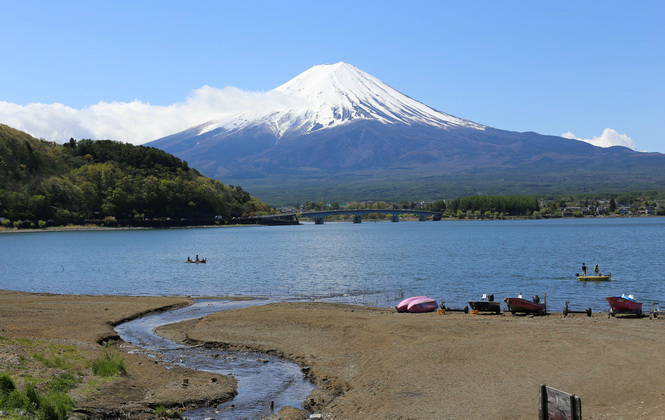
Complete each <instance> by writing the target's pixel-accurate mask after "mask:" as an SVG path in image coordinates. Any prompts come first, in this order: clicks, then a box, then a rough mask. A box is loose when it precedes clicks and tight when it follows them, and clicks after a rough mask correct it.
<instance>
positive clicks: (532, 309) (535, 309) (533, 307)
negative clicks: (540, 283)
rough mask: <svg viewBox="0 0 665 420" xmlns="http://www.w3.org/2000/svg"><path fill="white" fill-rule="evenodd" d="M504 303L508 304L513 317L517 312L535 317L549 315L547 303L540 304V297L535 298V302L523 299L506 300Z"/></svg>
mask: <svg viewBox="0 0 665 420" xmlns="http://www.w3.org/2000/svg"><path fill="white" fill-rule="evenodd" d="M503 301H504V302H506V303H507V304H508V310H510V313H512V314H513V315H515V313H517V312H520V313H525V314H534V315H545V314H546V313H547V302H545V303H540V298H538V296H534V297H533V301H530V300H526V299H522V298H521V297H516V298H505V299H504V300H503Z"/></svg>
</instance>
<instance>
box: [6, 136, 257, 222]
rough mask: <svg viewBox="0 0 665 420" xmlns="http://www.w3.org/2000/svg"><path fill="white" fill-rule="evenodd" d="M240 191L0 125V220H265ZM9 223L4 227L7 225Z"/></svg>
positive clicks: (149, 153)
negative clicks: (60, 143) (247, 217)
mask: <svg viewBox="0 0 665 420" xmlns="http://www.w3.org/2000/svg"><path fill="white" fill-rule="evenodd" d="M269 211H270V207H269V206H268V205H267V204H265V203H262V202H261V201H259V200H257V199H256V198H254V197H252V196H250V194H249V193H248V192H246V191H244V190H243V189H242V188H241V187H239V186H226V185H224V184H222V183H221V182H219V181H216V180H213V179H210V178H207V177H205V176H203V175H201V174H200V173H199V172H198V171H197V170H195V169H193V168H189V167H188V165H187V162H184V161H182V160H180V159H178V158H176V157H175V156H173V155H170V154H168V153H166V152H164V151H162V150H159V149H155V148H152V147H146V146H135V145H132V144H128V143H122V142H117V141H111V140H81V141H76V140H74V139H70V141H69V142H68V143H65V144H64V145H58V144H56V143H53V142H48V141H44V140H38V139H35V138H33V137H32V136H30V135H29V134H27V133H24V132H21V131H18V130H15V129H13V128H11V127H8V126H6V125H3V124H0V218H5V219H6V220H5V225H8V224H9V223H14V222H19V221H25V220H30V221H32V222H33V223H34V222H38V221H41V222H40V224H42V223H45V222H46V221H49V224H52V223H71V222H76V221H81V220H84V219H104V218H107V221H108V220H111V219H117V220H120V219H132V218H134V219H136V218H150V219H153V218H187V219H190V218H192V219H194V218H214V217H215V216H221V217H222V218H224V219H229V218H232V217H246V216H251V215H256V214H265V213H268V212H269ZM8 221H9V222H8Z"/></svg>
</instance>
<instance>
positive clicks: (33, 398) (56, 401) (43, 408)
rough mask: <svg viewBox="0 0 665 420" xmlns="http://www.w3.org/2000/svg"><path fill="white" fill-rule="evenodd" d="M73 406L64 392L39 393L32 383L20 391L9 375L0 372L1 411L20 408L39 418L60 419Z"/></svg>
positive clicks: (66, 414) (11, 410) (64, 416)
mask: <svg viewBox="0 0 665 420" xmlns="http://www.w3.org/2000/svg"><path fill="white" fill-rule="evenodd" d="M73 407H74V403H73V402H72V400H71V398H69V397H68V396H67V394H65V393H64V392H61V391H54V390H49V391H47V392H46V393H45V394H40V393H39V392H38V391H37V389H36V388H35V385H34V384H27V385H26V386H25V390H24V391H21V390H19V389H18V388H16V385H15V384H14V381H13V380H12V378H11V377H10V376H9V375H6V374H0V409H1V410H3V411H9V412H13V411H14V410H16V409H20V410H24V411H27V412H29V413H32V414H33V415H35V416H36V417H37V418H39V419H44V420H61V419H66V418H68V416H69V413H71V411H72V408H73Z"/></svg>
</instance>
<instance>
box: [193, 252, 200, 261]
mask: <svg viewBox="0 0 665 420" xmlns="http://www.w3.org/2000/svg"><path fill="white" fill-rule="evenodd" d="M194 261H196V262H198V261H199V254H196V259H195V260H194Z"/></svg>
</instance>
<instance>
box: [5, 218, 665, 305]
mask: <svg viewBox="0 0 665 420" xmlns="http://www.w3.org/2000/svg"><path fill="white" fill-rule="evenodd" d="M0 251H1V252H2V256H3V258H2V261H1V262H0V268H1V271H0V288H1V289H11V290H20V291H30V292H52V293H74V294H120V295H191V296H226V295H260V296H270V297H273V298H315V299H322V300H336V301H344V302H351V303H365V304H372V305H379V306H389V305H393V304H394V303H395V301H396V300H397V299H399V297H400V296H401V295H400V293H403V295H404V296H411V295H428V296H430V297H433V298H435V299H437V300H445V301H446V304H447V305H448V306H453V307H455V306H460V307H461V306H464V305H465V304H466V301H468V300H470V299H477V298H479V297H480V296H481V295H482V294H483V293H494V295H495V297H496V299H497V300H499V299H503V298H504V297H509V296H511V297H514V296H517V294H518V293H520V292H522V293H523V294H524V295H525V297H531V296H532V295H534V294H537V295H540V296H541V298H542V297H543V295H544V294H547V300H548V307H549V309H550V310H553V311H560V310H561V309H562V308H563V305H564V302H565V301H567V300H569V301H570V302H571V309H576V308H581V307H585V308H586V307H588V306H590V307H592V308H593V310H594V311H599V310H603V311H606V310H607V308H608V305H607V303H606V301H605V297H607V296H610V295H615V294H622V293H625V294H633V295H635V297H636V298H638V299H639V300H644V301H645V302H650V301H653V300H655V301H662V302H665V218H635V219H573V220H517V221H455V222H451V221H442V222H431V221H427V222H399V223H389V222H381V223H371V222H364V223H361V224H353V223H326V224H324V225H314V224H305V225H301V226H275V227H233V228H199V229H163V230H122V231H121V230H118V231H90V232H39V233H18V234H14V233H9V234H0ZM195 254H198V255H199V256H200V257H206V258H207V259H208V263H207V264H185V259H186V258H187V256H190V257H192V258H194V256H195ZM583 262H585V263H586V265H587V266H588V267H589V271H592V270H593V266H594V265H595V264H599V265H600V269H601V271H602V272H603V273H605V272H611V273H612V281H610V282H599V283H583V282H578V281H577V280H576V278H575V273H578V272H581V265H582V263H583ZM648 307H650V306H647V305H645V309H648Z"/></svg>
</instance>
